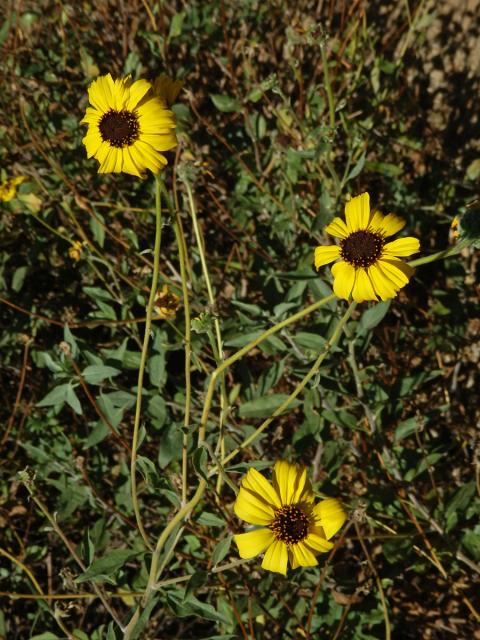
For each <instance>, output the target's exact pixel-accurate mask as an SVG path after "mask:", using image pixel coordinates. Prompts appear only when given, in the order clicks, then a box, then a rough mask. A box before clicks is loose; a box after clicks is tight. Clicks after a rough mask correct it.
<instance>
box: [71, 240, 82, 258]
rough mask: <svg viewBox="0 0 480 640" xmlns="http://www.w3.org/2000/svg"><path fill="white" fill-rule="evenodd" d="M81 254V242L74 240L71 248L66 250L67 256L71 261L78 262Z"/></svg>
mask: <svg viewBox="0 0 480 640" xmlns="http://www.w3.org/2000/svg"><path fill="white" fill-rule="evenodd" d="M82 253H83V242H80V240H75V242H72V246H71V247H69V248H68V256H69V257H70V258H71V259H72V260H75V262H78V261H79V260H80V258H81V257H82Z"/></svg>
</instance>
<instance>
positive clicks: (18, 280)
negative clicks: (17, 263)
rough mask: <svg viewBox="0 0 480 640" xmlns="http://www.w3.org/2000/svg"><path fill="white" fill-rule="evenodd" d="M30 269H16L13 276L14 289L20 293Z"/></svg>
mask: <svg viewBox="0 0 480 640" xmlns="http://www.w3.org/2000/svg"><path fill="white" fill-rule="evenodd" d="M27 271H28V267H18V268H17V269H15V271H14V273H13V276H12V289H13V290H14V291H15V292H16V293H18V292H19V291H20V289H21V288H22V287H23V282H24V280H25V276H26V275H27Z"/></svg>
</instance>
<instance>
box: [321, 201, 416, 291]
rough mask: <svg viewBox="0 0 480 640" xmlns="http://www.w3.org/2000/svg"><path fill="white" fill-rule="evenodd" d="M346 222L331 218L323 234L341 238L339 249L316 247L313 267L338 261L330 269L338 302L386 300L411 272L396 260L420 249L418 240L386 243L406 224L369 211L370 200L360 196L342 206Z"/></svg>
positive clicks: (333, 246) (396, 218) (394, 218)
mask: <svg viewBox="0 0 480 640" xmlns="http://www.w3.org/2000/svg"><path fill="white" fill-rule="evenodd" d="M345 220H346V222H344V221H343V220H342V219H341V218H334V219H333V220H332V222H331V223H330V224H329V225H327V227H325V231H326V232H327V233H329V234H330V235H332V236H335V237H336V238H340V246H337V245H332V246H328V247H317V248H316V249H315V267H316V268H317V269H319V268H320V267H322V266H323V265H325V264H329V263H330V262H333V261H334V260H336V259H337V258H340V262H336V263H335V264H334V265H333V267H332V274H333V278H334V282H333V290H334V292H335V294H336V295H337V296H338V297H339V298H345V299H346V300H348V298H349V297H350V295H351V296H352V298H353V299H354V300H355V301H356V302H363V301H364V300H378V297H380V298H381V299H382V300H388V299H389V298H394V297H395V296H396V295H397V293H398V291H399V290H400V289H401V288H402V287H404V286H405V285H406V284H407V282H408V281H409V279H410V278H411V276H412V275H413V269H412V268H411V267H409V266H408V265H407V264H406V263H405V262H403V261H402V260H399V257H400V256H409V255H411V254H412V253H416V252H417V251H418V250H419V248H420V243H419V241H418V240H417V238H410V237H409V238H399V239H398V240H394V241H393V242H386V241H385V238H387V237H388V236H392V235H393V234H394V233H397V231H400V229H402V228H403V227H404V226H405V220H403V219H402V218H398V217H397V216H395V215H393V213H389V214H388V215H386V216H384V215H382V214H381V213H380V212H379V211H373V212H371V211H370V196H369V195H368V193H362V194H361V195H359V196H357V197H356V198H352V199H351V200H350V201H349V202H347V204H346V205H345Z"/></svg>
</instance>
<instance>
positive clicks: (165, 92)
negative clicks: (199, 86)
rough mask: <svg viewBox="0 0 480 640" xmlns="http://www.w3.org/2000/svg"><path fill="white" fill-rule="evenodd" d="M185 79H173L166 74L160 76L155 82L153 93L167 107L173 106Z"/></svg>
mask: <svg viewBox="0 0 480 640" xmlns="http://www.w3.org/2000/svg"><path fill="white" fill-rule="evenodd" d="M182 87H183V80H173V79H172V78H169V77H168V76H166V75H165V74H162V75H161V76H158V77H157V78H156V79H155V80H154V82H153V93H154V95H156V96H157V97H158V98H160V100H162V102H163V103H164V104H165V106H166V107H171V106H172V104H174V102H175V100H176V99H177V97H178V94H179V93H180V91H181V90H182Z"/></svg>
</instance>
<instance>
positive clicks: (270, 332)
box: [198, 293, 336, 446]
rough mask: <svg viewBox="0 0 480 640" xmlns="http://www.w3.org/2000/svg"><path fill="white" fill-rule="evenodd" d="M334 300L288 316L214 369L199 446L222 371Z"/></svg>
mask: <svg viewBox="0 0 480 640" xmlns="http://www.w3.org/2000/svg"><path fill="white" fill-rule="evenodd" d="M335 298H336V296H335V294H333V293H332V294H331V295H329V296H326V297H325V298H322V299H321V300H318V301H317V302H314V303H313V304H311V305H309V306H308V307H305V309H302V310H301V311H298V312H297V313H295V314H293V316H290V317H289V318H286V319H285V320H282V321H281V322H278V323H277V324H275V325H274V326H273V327H270V329H267V330H266V331H264V332H263V333H262V334H261V335H259V336H258V338H255V339H254V340H252V341H251V342H249V343H248V344H246V345H245V346H244V347H242V348H241V349H239V350H238V351H236V352H235V353H234V354H233V355H232V356H230V357H229V358H227V359H226V360H224V361H223V362H222V364H221V365H220V366H218V367H217V368H216V369H215V371H214V372H213V373H212V375H211V377H210V382H209V385H208V389H207V395H206V398H205V404H204V407H203V413H202V418H201V421H200V428H199V431H198V444H199V446H201V443H202V442H203V441H204V440H205V430H206V425H207V419H208V414H209V413H210V406H211V403H212V397H213V392H214V389H215V384H216V382H217V380H218V378H219V377H220V375H221V374H222V373H223V371H225V369H227V368H228V367H231V366H232V364H234V363H235V362H237V360H240V358H242V357H243V356H244V355H246V354H247V353H248V352H249V351H251V350H252V349H254V348H255V347H256V346H257V345H259V344H260V343H261V342H263V341H264V340H266V339H267V338H269V337H270V336H272V335H273V334H275V333H277V332H278V331H280V330H281V329H283V328H284V327H287V326H288V325H289V324H292V323H293V322H296V321H297V320H300V319H301V318H303V317H305V316H307V315H308V314H309V313H312V311H316V310H317V309H319V308H320V307H322V306H323V305H325V304H328V303H329V302H332V300H335Z"/></svg>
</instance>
